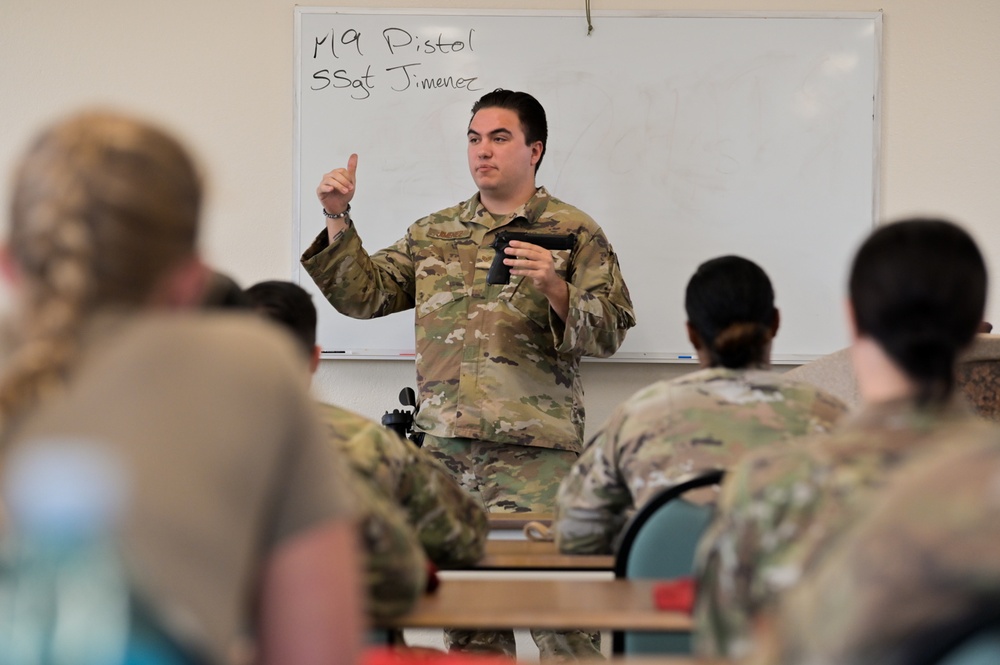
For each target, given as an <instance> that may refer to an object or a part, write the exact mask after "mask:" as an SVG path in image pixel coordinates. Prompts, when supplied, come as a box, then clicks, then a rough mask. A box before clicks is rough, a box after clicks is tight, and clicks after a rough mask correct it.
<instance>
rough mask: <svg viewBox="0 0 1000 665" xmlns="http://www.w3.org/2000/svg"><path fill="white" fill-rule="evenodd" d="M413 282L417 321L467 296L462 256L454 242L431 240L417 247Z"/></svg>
mask: <svg viewBox="0 0 1000 665" xmlns="http://www.w3.org/2000/svg"><path fill="white" fill-rule="evenodd" d="M432 240H433V239H432ZM415 279H416V293H415V294H414V301H415V307H416V315H417V318H421V317H424V316H427V315H428V314H432V313H433V312H435V311H437V310H439V309H441V308H442V307H444V306H445V305H448V304H449V303H453V302H455V301H456V300H460V299H462V298H464V297H465V296H466V295H468V293H467V292H468V289H467V288H466V286H465V274H464V271H463V266H462V260H461V256H460V254H459V250H458V245H457V243H456V242H455V241H454V240H434V241H433V242H428V244H427V246H425V247H422V248H420V251H419V252H418V254H417V256H416V273H415Z"/></svg>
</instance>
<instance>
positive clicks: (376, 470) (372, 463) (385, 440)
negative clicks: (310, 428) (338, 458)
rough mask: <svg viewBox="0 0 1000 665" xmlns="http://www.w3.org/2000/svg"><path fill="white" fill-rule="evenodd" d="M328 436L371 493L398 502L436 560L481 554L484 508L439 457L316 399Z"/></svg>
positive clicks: (463, 560)
mask: <svg viewBox="0 0 1000 665" xmlns="http://www.w3.org/2000/svg"><path fill="white" fill-rule="evenodd" d="M319 407H320V415H321V417H322V420H323V422H324V423H326V425H327V427H328V429H329V435H330V440H331V441H332V442H333V444H334V445H335V446H336V447H337V448H338V449H339V450H341V451H342V452H343V453H344V454H345V456H346V458H347V460H348V462H349V463H350V465H351V467H352V468H353V469H354V470H355V471H357V472H358V474H359V475H360V476H361V477H362V478H363V479H364V481H365V482H366V483H367V484H368V485H370V486H371V487H372V489H373V491H374V492H376V493H378V494H381V495H382V496H385V497H389V498H390V499H392V500H393V502H394V503H396V504H397V505H399V506H401V507H402V509H403V511H404V512H405V513H406V516H407V521H408V522H409V524H410V526H412V527H413V529H414V530H415V531H416V535H417V538H419V540H420V544H421V545H422V546H423V548H424V551H426V553H427V556H428V557H430V559H431V561H433V562H434V563H435V564H436V565H438V566H441V567H454V566H468V565H471V564H473V563H475V562H476V561H478V560H479V559H480V558H481V557H482V555H483V547H484V546H485V543H486V536H487V534H488V533H489V525H488V523H487V521H486V511H485V510H484V509H483V507H482V506H480V505H479V504H478V503H477V502H476V501H475V500H474V499H473V498H472V497H471V496H469V495H468V494H466V492H465V491H463V490H462V488H461V487H459V485H458V483H456V482H455V481H454V480H453V479H452V477H451V474H450V473H449V472H448V470H447V469H446V468H444V466H442V465H441V463H440V462H438V461H437V460H435V459H433V458H432V457H430V456H429V455H425V454H424V453H422V452H421V451H420V449H419V448H417V447H416V446H414V445H413V444H412V443H410V442H409V441H404V440H403V439H401V438H399V437H398V436H397V435H396V434H395V433H393V432H391V431H390V430H388V429H386V428H385V427H382V426H381V425H378V424H377V423H375V422H372V421H371V420H369V419H368V418H365V417H364V416H361V415H358V414H356V413H353V412H351V411H348V410H346V409H342V408H340V407H337V406H332V405H329V404H319Z"/></svg>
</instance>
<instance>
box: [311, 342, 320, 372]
mask: <svg viewBox="0 0 1000 665" xmlns="http://www.w3.org/2000/svg"><path fill="white" fill-rule="evenodd" d="M322 352H323V348H322V347H321V346H320V345H319V344H315V345H313V351H312V354H311V355H310V356H309V374H315V373H316V370H318V369H319V354H320V353H322Z"/></svg>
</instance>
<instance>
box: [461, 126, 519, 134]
mask: <svg viewBox="0 0 1000 665" xmlns="http://www.w3.org/2000/svg"><path fill="white" fill-rule="evenodd" d="M467 133H468V134H475V135H476V136H481V134H480V133H479V132H477V131H476V130H474V129H473V128H471V127H469V131H468V132H467ZM486 133H487V134H489V135H490V136H496V135H497V134H510V135H512V136H513V134H514V132H512V131H511V130H509V129H507V128H506V127H497V128H496V129H491V130H490V131H488V132H486Z"/></svg>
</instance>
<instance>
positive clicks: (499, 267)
mask: <svg viewBox="0 0 1000 665" xmlns="http://www.w3.org/2000/svg"><path fill="white" fill-rule="evenodd" d="M511 240H520V241H521V242H530V243H531V244H532V245H538V246H539V247H544V248H545V249H573V247H575V246H576V234H575V233H567V234H566V235H555V234H548V233H525V232H524V231H500V232H499V233H497V236H496V238H494V239H493V244H492V245H491V247H493V249H495V250H496V251H497V253H496V255H495V256H494V257H493V264H492V265H490V272H489V273H488V274H487V275H486V283H487V284H509V283H510V266H508V265H506V264H504V262H503V260H504V259H506V258H507V253H506V252H505V251H504V250H506V249H507V246H508V245H510V241H511Z"/></svg>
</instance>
